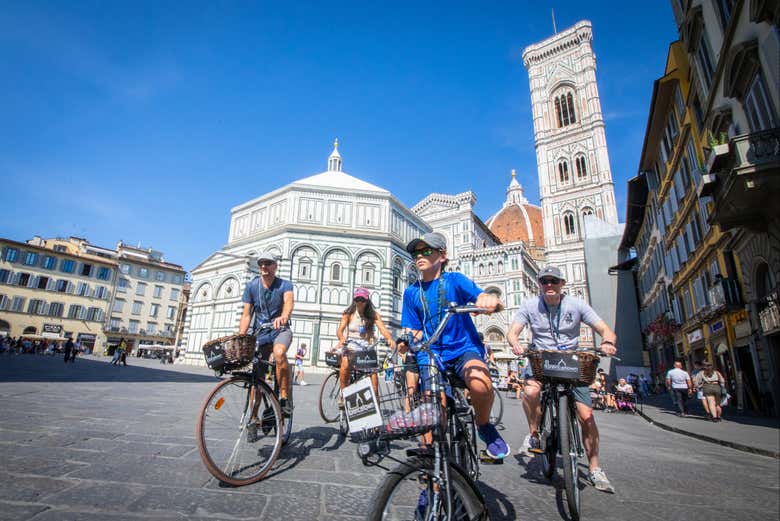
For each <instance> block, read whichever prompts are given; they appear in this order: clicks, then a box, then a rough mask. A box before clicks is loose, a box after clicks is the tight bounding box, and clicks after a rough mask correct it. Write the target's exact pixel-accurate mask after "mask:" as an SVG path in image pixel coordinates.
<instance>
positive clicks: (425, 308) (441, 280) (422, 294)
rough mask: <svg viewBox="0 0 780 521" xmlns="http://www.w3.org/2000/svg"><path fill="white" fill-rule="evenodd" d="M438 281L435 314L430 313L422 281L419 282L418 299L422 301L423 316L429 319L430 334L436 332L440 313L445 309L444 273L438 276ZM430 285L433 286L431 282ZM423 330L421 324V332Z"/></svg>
mask: <svg viewBox="0 0 780 521" xmlns="http://www.w3.org/2000/svg"><path fill="white" fill-rule="evenodd" d="M433 280H437V279H433ZM438 281H439V309H437V310H436V314H433V313H431V310H430V307H429V306H428V299H426V298H425V290H424V289H423V287H422V281H420V299H421V300H422V304H423V311H424V314H425V315H428V316H430V317H431V326H432V327H431V333H430V334H433V332H434V331H436V328H437V327H438V326H439V322H440V321H441V313H442V311H443V310H444V309H445V308H446V307H447V299H446V295H445V289H444V273H442V274H441V275H440V276H439V278H438ZM431 284H433V281H431ZM423 317H424V315H423ZM424 329H425V323H424V322H423V330H424Z"/></svg>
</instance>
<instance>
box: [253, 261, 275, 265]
mask: <svg viewBox="0 0 780 521" xmlns="http://www.w3.org/2000/svg"><path fill="white" fill-rule="evenodd" d="M274 264H276V263H275V262H274V261H265V260H264V261H260V262H258V263H257V265H258V266H273V265H274Z"/></svg>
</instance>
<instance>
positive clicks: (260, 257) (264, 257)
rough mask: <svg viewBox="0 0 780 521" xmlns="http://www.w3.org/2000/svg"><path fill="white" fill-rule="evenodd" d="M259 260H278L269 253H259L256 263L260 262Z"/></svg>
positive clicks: (274, 255)
mask: <svg viewBox="0 0 780 521" xmlns="http://www.w3.org/2000/svg"><path fill="white" fill-rule="evenodd" d="M261 260H269V261H274V262H277V261H278V260H279V259H278V258H277V256H276V254H275V253H271V252H270V251H261V252H260V254H259V255H258V256H257V262H260V261H261Z"/></svg>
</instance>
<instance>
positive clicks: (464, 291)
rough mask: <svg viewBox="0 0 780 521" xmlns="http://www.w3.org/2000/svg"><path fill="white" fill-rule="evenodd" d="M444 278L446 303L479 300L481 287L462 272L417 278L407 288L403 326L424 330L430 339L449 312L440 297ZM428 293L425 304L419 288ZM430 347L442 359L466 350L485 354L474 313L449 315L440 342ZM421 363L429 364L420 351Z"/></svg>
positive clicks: (452, 356)
mask: <svg viewBox="0 0 780 521" xmlns="http://www.w3.org/2000/svg"><path fill="white" fill-rule="evenodd" d="M442 278H443V279H444V296H445V297H444V299H445V301H446V302H447V303H449V302H454V303H456V304H457V305H463V304H469V303H473V302H476V300H477V296H479V294H480V293H482V290H481V289H480V288H479V287H478V286H477V285H476V284H475V283H474V281H473V280H471V279H470V278H468V277H466V276H465V275H463V274H461V273H456V272H447V273H442V276H441V277H439V278H438V279H434V280H432V281H430V282H422V281H418V282H416V283H414V284H413V285H411V286H409V287H408V288H406V291H404V303H403V311H402V313H401V325H402V326H403V327H406V328H409V329H413V330H415V331H423V332H424V334H423V339H428V338H430V337H431V336H432V335H433V332H434V331H436V327H437V326H438V325H439V322H440V321H441V320H442V319H443V318H444V316H445V314H446V312H447V304H444V306H443V307H442V305H441V302H440V299H439V284H441V280H442ZM421 285H422V290H423V291H424V292H425V303H426V304H423V299H422V298H421V296H420V287H421ZM431 350H432V351H433V352H435V353H438V354H439V356H441V359H442V360H443V361H445V362H446V361H448V360H452V359H454V358H458V357H459V356H461V355H462V354H463V353H465V352H466V351H476V352H477V353H479V355H480V356H484V355H485V348H484V347H483V345H482V342H480V340H479V334H478V333H477V328H476V327H475V326H474V322H473V321H472V320H471V316H470V315H468V314H466V313H464V314H458V315H455V316H454V317H452V318H450V321H449V322H447V327H445V328H444V331H443V332H442V335H441V337H439V341H438V342H437V343H436V344H434V345H433V346H431ZM417 359H418V362H420V363H423V364H425V363H427V362H426V360H427V355H425V354H423V353H420V354H419V355H418V357H417Z"/></svg>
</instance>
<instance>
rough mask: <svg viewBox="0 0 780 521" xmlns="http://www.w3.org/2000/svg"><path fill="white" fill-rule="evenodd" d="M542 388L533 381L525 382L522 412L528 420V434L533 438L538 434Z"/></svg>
mask: <svg viewBox="0 0 780 521" xmlns="http://www.w3.org/2000/svg"><path fill="white" fill-rule="evenodd" d="M541 393H542V386H541V385H540V384H539V382H537V381H536V380H534V379H531V378H529V379H528V380H526V382H525V389H524V396H523V410H524V411H525V419H526V420H528V432H529V433H530V434H531V435H532V436H533V435H536V434H538V433H539V422H540V421H542V400H541V399H540V397H541Z"/></svg>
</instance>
